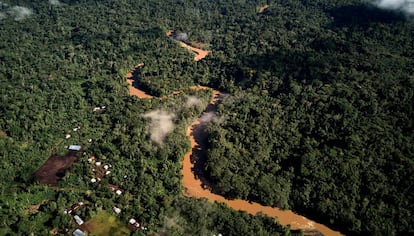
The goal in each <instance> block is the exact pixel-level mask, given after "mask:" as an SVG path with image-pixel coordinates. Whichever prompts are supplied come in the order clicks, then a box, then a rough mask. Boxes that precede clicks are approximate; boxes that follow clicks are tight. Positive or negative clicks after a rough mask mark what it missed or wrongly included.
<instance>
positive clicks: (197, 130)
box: [125, 33, 342, 236]
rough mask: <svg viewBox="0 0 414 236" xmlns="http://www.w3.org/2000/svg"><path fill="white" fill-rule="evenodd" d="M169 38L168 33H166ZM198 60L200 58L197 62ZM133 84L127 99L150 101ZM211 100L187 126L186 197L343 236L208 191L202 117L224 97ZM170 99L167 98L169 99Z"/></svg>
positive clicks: (287, 214) (286, 214)
mask: <svg viewBox="0 0 414 236" xmlns="http://www.w3.org/2000/svg"><path fill="white" fill-rule="evenodd" d="M167 35H168V33H167ZM200 59H201V58H200ZM200 59H198V58H197V56H196V57H195V58H194V60H195V61H197V60H200ZM142 66H143V64H138V65H137V66H136V67H135V68H134V69H133V70H132V71H131V72H129V73H128V74H127V75H125V77H127V78H131V79H129V80H131V81H132V75H133V73H134V71H135V70H137V69H139V68H140V67H142ZM131 87H133V86H132V82H131V83H130V90H129V91H130V95H133V96H138V97H139V98H152V96H150V95H148V94H146V93H145V92H144V91H141V90H139V89H136V88H135V89H131ZM190 89H192V90H208V89H212V88H210V87H206V86H200V85H198V86H192V87H190ZM212 90H213V92H212V98H211V100H210V103H209V104H208V105H207V107H206V109H205V110H204V112H203V114H202V115H201V116H200V117H199V118H198V119H196V120H195V121H193V123H191V124H190V126H188V128H187V130H186V135H187V137H188V139H189V140H190V142H191V148H190V150H188V151H187V152H186V153H185V155H184V159H183V168H182V170H181V174H182V175H183V180H182V184H183V186H184V189H185V195H186V196H189V197H195V198H207V199H208V200H209V201H211V202H215V201H217V202H222V203H226V204H227V205H228V206H229V207H231V208H233V209H234V210H240V211H245V212H247V213H249V214H252V215H256V214H258V213H259V212H261V213H263V214H266V215H267V216H270V217H274V218H276V219H277V221H278V222H279V223H280V224H282V225H285V226H287V225H290V228H291V229H300V230H303V231H304V232H305V235H306V232H314V231H318V232H320V233H322V234H323V235H325V236H337V235H342V234H341V233H340V232H338V231H334V230H332V229H330V228H328V227H326V226H325V225H322V224H319V223H316V222H314V221H312V220H309V219H307V218H306V217H304V216H301V215H299V214H296V213H294V212H292V211H290V210H281V209H279V208H276V207H270V206H263V205H261V204H258V203H255V202H249V201H246V200H240V199H236V200H228V199H226V198H224V197H223V196H221V195H218V194H215V193H213V192H212V190H211V186H209V183H208V181H207V179H205V178H204V177H203V174H202V166H203V165H204V161H205V158H206V152H207V150H206V135H205V132H204V128H205V126H206V125H207V123H208V122H206V121H205V119H204V117H205V115H207V116H208V114H211V113H214V112H215V110H216V105H217V104H218V102H219V101H220V100H221V98H222V96H223V93H221V92H220V91H218V90H215V89H212ZM180 92H181V91H177V92H174V93H172V95H176V94H179V93H180ZM168 96H169V95H167V97H168Z"/></svg>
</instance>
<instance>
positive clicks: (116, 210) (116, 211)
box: [112, 206, 121, 214]
mask: <svg viewBox="0 0 414 236" xmlns="http://www.w3.org/2000/svg"><path fill="white" fill-rule="evenodd" d="M112 210H114V212H115V213H116V214H119V213H121V209H119V208H118V207H115V206H114V207H113V208H112Z"/></svg>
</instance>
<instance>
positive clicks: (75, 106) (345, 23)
mask: <svg viewBox="0 0 414 236" xmlns="http://www.w3.org/2000/svg"><path fill="white" fill-rule="evenodd" d="M4 3H7V4H8V6H6V5H5V4H4ZM60 3H62V4H58V5H51V4H50V2H49V1H40V2H39V1H35V2H33V1H3V3H1V5H0V84H1V86H0V94H1V100H0V166H1V167H2V171H1V172H0V186H1V187H0V190H1V198H0V211H1V213H0V215H1V216H2V217H1V219H2V222H1V223H2V225H1V227H0V234H1V235H3V234H4V235H7V234H12V235H13V234H17V235H29V234H30V233H33V234H36V235H47V234H49V230H51V229H53V228H56V227H58V228H61V229H63V228H68V229H71V230H72V229H73V228H74V227H75V225H74V224H73V222H71V219H70V216H67V215H63V214H62V211H63V210H64V209H65V208H67V207H69V206H71V205H72V204H74V203H76V202H79V201H85V202H88V206H87V207H86V208H85V209H82V211H80V212H79V214H80V215H81V216H82V217H83V218H85V219H90V218H91V217H92V216H93V215H94V214H96V213H97V212H98V211H99V210H100V209H104V210H108V209H109V210H108V211H110V209H111V208H112V207H113V206H114V205H118V206H119V207H121V208H122V209H123V212H122V213H121V214H120V215H119V216H117V217H118V218H119V219H120V220H121V221H122V222H127V220H128V219H129V218H130V217H134V218H137V219H139V220H140V222H143V223H144V225H148V227H149V228H150V231H163V230H164V228H163V227H164V226H165V219H167V218H171V219H177V221H175V220H174V221H172V223H174V222H175V223H177V225H178V226H174V224H172V225H170V226H171V227H170V229H171V230H172V231H169V232H170V233H171V235H174V234H176V235H181V234H188V233H189V234H191V233H194V232H206V233H223V235H227V234H229V235H267V234H270V235H272V234H285V233H286V231H285V229H281V228H280V226H278V225H276V224H275V223H274V222H273V221H271V220H269V219H268V218H264V217H251V216H248V215H246V214H244V213H238V212H234V211H230V210H229V209H227V208H225V207H224V206H222V205H215V204H209V203H206V202H203V201H201V200H193V199H182V198H180V197H177V196H179V195H181V192H182V189H181V188H182V187H181V185H180V178H181V176H180V169H181V164H180V161H181V158H182V155H183V153H185V151H186V150H187V149H188V148H189V144H188V141H187V139H186V137H185V134H184V131H185V129H186V127H187V125H188V124H189V123H190V122H191V121H192V120H193V119H194V118H195V117H197V116H198V115H199V114H200V113H201V111H202V109H203V107H202V106H200V107H194V108H184V106H183V104H184V103H185V100H186V96H187V95H196V96H197V97H199V98H200V99H201V100H202V103H203V104H206V102H207V100H208V97H209V94H208V93H207V92H206V91H205V92H202V91H200V92H191V91H188V90H186V88H188V87H189V86H191V85H196V84H203V85H209V86H212V87H214V88H218V89H222V90H223V91H227V92H229V93H230V96H229V97H228V98H226V99H225V100H224V101H223V102H222V104H220V105H219V106H218V111H217V112H218V115H219V117H221V118H222V119H218V120H219V122H218V123H214V125H211V126H210V127H208V129H207V131H208V133H209V148H210V149H209V152H208V160H207V162H206V166H205V170H206V175H207V176H208V177H210V178H211V179H212V180H213V181H214V183H215V186H214V187H215V190H216V191H218V192H220V193H223V194H225V195H226V196H228V197H230V198H236V197H237V198H245V199H249V200H257V201H259V202H262V203H265V204H268V205H273V206H280V207H283V208H292V209H294V210H295V211H297V212H300V213H303V214H306V215H309V216H310V217H311V218H315V219H318V220H320V221H321V222H322V223H325V224H329V225H333V226H334V227H336V228H338V229H341V231H342V232H345V233H350V234H363V235H378V234H386V235H405V234H410V233H412V232H413V228H412V225H413V223H414V222H413V220H412V216H411V214H412V211H413V202H414V201H413V194H412V193H413V192H414V191H413V186H412V183H413V177H412V176H413V174H414V163H413V153H414V146H413V143H414V140H413V139H414V136H413V134H414V132H413V130H414V128H413V124H414V122H413V117H414V114H413V110H414V109H413V104H414V103H413V102H412V101H413V94H414V92H413V91H414V78H413V74H414V69H413V67H412V65H413V58H414V48H413V44H412V41H413V38H414V33H413V32H414V26H413V23H412V22H409V21H406V20H405V18H404V17H403V16H400V15H398V14H397V13H393V12H389V11H383V10H378V9H376V8H374V7H373V6H370V5H367V4H366V3H361V2H360V1H356V0H347V1H326V0H316V1H308V0H302V1H299V0H289V1H273V0H272V1H252V0H246V1H175V0H174V1H173V0H167V1H158V0H147V1H141V0H140V1H131V0H124V1H112V0H104V1H87V0H82V1H68V0H61V1H60ZM265 4H269V5H270V7H269V8H268V9H267V10H266V11H265V12H264V13H261V14H259V13H258V12H257V9H258V7H260V6H263V5H265ZM16 5H19V6H24V7H27V8H29V9H31V10H32V14H31V15H28V16H27V17H26V18H25V19H22V20H15V16H14V15H13V14H16V13H13V11H10V8H11V7H13V6H16ZM168 30H177V31H180V32H186V33H187V34H188V35H189V41H199V42H204V43H207V44H208V48H209V49H210V50H212V51H213V52H212V53H211V54H209V56H208V57H207V58H206V59H203V60H201V61H198V62H194V61H193V55H192V54H191V53H190V52H188V51H187V50H185V49H183V48H182V47H180V46H179V45H178V44H177V43H176V42H175V41H173V40H171V39H169V38H168V37H167V36H166V32H167V31H168ZM137 63H144V64H145V66H144V67H143V68H142V69H140V70H139V71H137V73H136V75H135V79H136V83H137V84H138V85H139V86H140V87H142V88H144V89H145V90H146V91H148V92H149V93H150V94H152V95H157V96H164V95H168V94H171V93H172V92H174V91H178V90H184V93H183V94H180V95H177V96H171V97H168V98H165V99H152V100H139V99H137V98H135V97H130V96H129V95H128V90H127V87H126V83H125V79H124V74H126V72H127V71H129V70H131V69H132V68H133V67H134V65H136V64H137ZM98 106H99V107H101V106H106V109H103V110H101V111H99V112H94V111H93V109H94V107H98ZM157 109H164V110H167V111H169V112H174V113H175V115H176V116H175V118H174V120H173V123H174V125H175V129H174V131H173V132H172V133H169V134H168V135H167V136H166V138H165V140H164V145H162V146H157V145H156V144H154V143H152V142H151V141H150V135H149V133H148V127H149V121H148V119H145V118H144V117H143V116H142V114H145V113H147V112H149V111H153V110H157ZM78 126H80V127H81V129H80V131H76V132H75V131H73V128H75V127H78ZM68 133H70V134H71V136H72V137H71V138H70V139H67V140H66V139H65V135H66V134H68ZM88 139H92V140H93V141H92V142H91V143H90V142H88ZM71 144H80V145H82V146H83V147H84V149H83V151H85V152H86V153H87V155H95V156H96V157H97V158H98V159H99V160H101V161H103V162H105V163H111V164H112V165H113V167H112V168H113V169H112V173H111V175H108V176H107V177H105V179H104V180H103V181H102V183H100V184H95V185H94V184H92V183H91V182H90V179H91V178H92V177H94V173H93V172H92V167H91V165H90V164H89V163H88V162H87V160H86V158H87V157H86V156H83V155H80V157H79V160H78V161H77V162H75V164H74V165H73V166H72V167H71V168H70V169H68V170H67V171H66V174H65V177H64V178H63V180H62V181H61V182H60V184H59V188H52V187H47V186H39V185H38V184H37V182H36V180H35V179H34V178H33V175H32V174H33V173H34V172H35V171H36V170H37V169H38V168H39V167H40V166H41V165H42V164H43V163H44V161H45V160H46V159H47V158H48V157H49V156H50V155H52V154H59V155H64V154H65V152H66V148H65V146H68V145H71ZM124 176H126V178H124ZM107 183H111V184H114V185H117V186H119V187H120V188H121V189H123V190H124V194H122V195H121V196H118V195H116V194H115V193H114V192H112V191H111V190H110V189H109V188H108V187H107ZM44 200H47V201H46V202H44ZM38 204H40V207H39V211H38V212H37V213H34V214H26V213H25V209H27V208H28V206H30V205H38ZM204 209H210V210H209V211H208V212H207V213H208V214H206V215H204V214H203V212H204V211H203V210H204ZM174 217H176V218H174ZM194 219H200V220H201V219H203V220H202V221H194ZM222 222H225V223H222ZM170 223H171V222H170ZM141 233H142V234H144V233H145V232H139V233H136V234H141Z"/></svg>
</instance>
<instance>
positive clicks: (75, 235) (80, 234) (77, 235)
mask: <svg viewBox="0 0 414 236" xmlns="http://www.w3.org/2000/svg"><path fill="white" fill-rule="evenodd" d="M84 235H85V234H84V233H83V231H82V230H80V229H76V230H75V231H73V236H84Z"/></svg>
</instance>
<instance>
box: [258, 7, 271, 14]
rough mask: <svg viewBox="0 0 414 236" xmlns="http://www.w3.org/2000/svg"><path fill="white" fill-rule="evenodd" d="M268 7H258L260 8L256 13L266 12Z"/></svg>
mask: <svg viewBox="0 0 414 236" xmlns="http://www.w3.org/2000/svg"><path fill="white" fill-rule="evenodd" d="M269 7H270V6H269V5H264V6H263V7H260V8H259V10H258V12H259V13H263V12H264V11H266V9H267V8H269Z"/></svg>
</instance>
